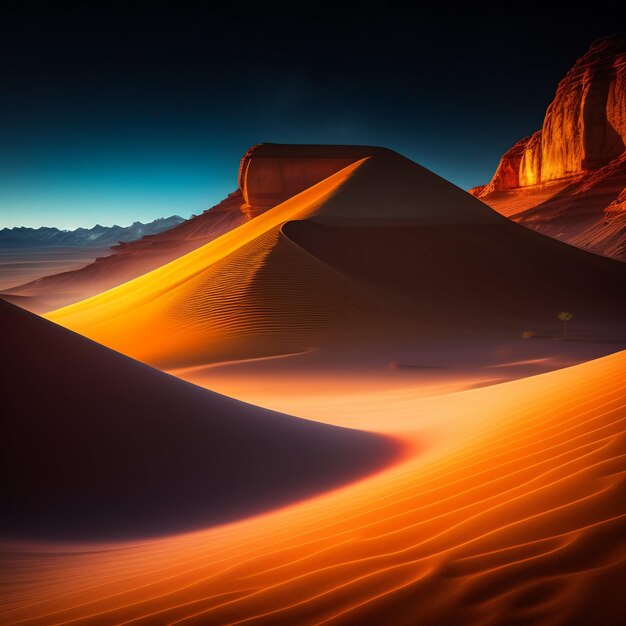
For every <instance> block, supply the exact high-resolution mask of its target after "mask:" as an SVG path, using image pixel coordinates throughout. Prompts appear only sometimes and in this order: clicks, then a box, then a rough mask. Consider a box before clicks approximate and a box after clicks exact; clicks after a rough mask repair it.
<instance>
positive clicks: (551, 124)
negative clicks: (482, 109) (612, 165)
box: [475, 36, 626, 196]
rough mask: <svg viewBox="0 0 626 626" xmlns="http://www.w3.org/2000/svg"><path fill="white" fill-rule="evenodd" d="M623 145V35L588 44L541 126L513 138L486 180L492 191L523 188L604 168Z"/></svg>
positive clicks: (625, 127) (485, 190) (625, 77)
mask: <svg viewBox="0 0 626 626" xmlns="http://www.w3.org/2000/svg"><path fill="white" fill-rule="evenodd" d="M625 144H626V37H624V36H613V37H607V38H605V39H601V40H600V41H597V42H596V43H594V44H592V46H591V48H590V49H589V51H588V52H587V53H586V54H585V55H584V56H582V57H581V58H580V59H579V60H578V61H577V62H576V63H575V64H574V67H572V69H571V70H570V71H569V72H568V73H567V74H566V76H565V78H564V79H563V80H562V81H561V82H560V83H559V86H558V88H557V91H556V96H555V97H554V100H553V101H552V103H551V104H550V106H549V107H548V110H547V112H546V116H545V119H544V122H543V127H542V129H541V130H540V131H538V132H537V133H535V134H534V135H533V136H532V137H530V138H526V139H522V140H521V141H519V142H518V143H516V144H515V145H514V146H513V147H512V148H511V149H510V150H509V151H508V152H507V153H506V154H505V155H504V156H503V157H502V160H501V162H500V165H499V166H498V169H497V170H496V173H495V174H494V177H493V179H492V180H491V182H490V183H489V184H488V185H485V186H484V187H482V188H480V189H477V190H476V192H475V193H476V195H478V196H483V195H486V194H488V193H491V192H493V191H498V190H502V189H514V188H516V187H527V186H530V185H537V184H539V183H545V182H549V181H552V180H559V179H563V178H568V177H571V176H576V175H578V174H581V173H583V172H585V171H590V170H596V169H599V168H601V167H604V166H605V165H607V164H608V163H609V162H611V161H612V160H613V159H616V158H617V157H619V156H620V155H621V154H622V152H624V148H625Z"/></svg>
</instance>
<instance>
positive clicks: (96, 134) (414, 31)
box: [0, 0, 621, 228]
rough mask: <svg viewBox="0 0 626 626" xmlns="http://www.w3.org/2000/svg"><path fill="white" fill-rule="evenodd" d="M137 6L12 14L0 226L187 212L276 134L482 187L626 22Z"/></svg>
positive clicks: (596, 11) (1, 100)
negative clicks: (359, 148)
mask: <svg viewBox="0 0 626 626" xmlns="http://www.w3.org/2000/svg"><path fill="white" fill-rule="evenodd" d="M128 4H129V5H132V6H130V7H129V6H126V4H119V5H117V4H115V3H113V2H106V3H104V2H103V3H98V2H71V3H70V2H57V3H53V2H49V3H46V4H43V3H35V2H29V1H28V0H21V1H18V2H5V3H4V5H3V9H1V11H2V13H1V14H0V23H2V26H1V27H0V29H1V30H0V37H1V42H0V52H1V55H0V68H1V71H2V96H1V97H0V227H3V226H18V225H25V226H41V225H47V226H58V227H61V228H74V227H77V226H87V227H89V226H93V225H94V224H96V223H101V224H112V223H118V224H129V223H131V222H132V221H134V220H141V221H148V220H152V219H155V218H157V217H162V216H167V215H172V214H179V215H181V216H183V217H189V216H190V215H191V214H193V213H199V212H201V211H202V210H204V209H206V208H208V207H210V206H212V205H213V204H215V203H217V202H218V201H219V200H220V199H222V198H223V197H224V196H225V195H226V194H227V193H228V192H230V191H233V190H234V189H235V188H236V186H237V182H236V180H237V168H238V164H239V159H240V158H241V156H242V154H243V152H244V151H245V149H246V148H247V147H248V146H250V145H253V144H256V143H260V142H263V141H272V142H287V143H289V142H292V143H354V144H375V145H384V146H387V147H390V148H393V149H395V150H397V151H399V152H401V153H402V154H404V155H406V156H408V157H410V158H412V159H414V160H415V161H418V162H419V163H421V164H423V165H425V166H426V167H428V168H430V169H432V170H434V171H435V172H437V173H438V174H440V175H441V176H444V177H445V178H448V179H449V180H451V181H452V182H454V183H456V184H457V185H459V186H461V187H463V188H469V187H472V186H474V185H477V184H480V183H483V182H486V181H487V180H488V179H489V178H490V176H491V174H492V173H493V170H494V169H495V167H496V165H497V163H498V160H499V158H500V156H501V154H502V153H503V152H504V151H505V150H506V149H507V148H509V147H510V146H511V145H512V144H513V143H514V142H515V141H517V140H518V139H519V138H520V137H522V136H524V135H527V134H530V133H531V132H533V131H534V130H536V129H538V128H539V127H540V126H541V122H542V119H543V114H544V112H545V108H546V106H547V105H548V103H549V102H550V100H551V99H552V96H553V95H554V91H555V89H556V85H557V83H558V81H559V80H560V79H561V78H562V76H563V75H564V73H565V72H566V71H567V69H568V68H569V67H570V66H571V65H572V63H573V62H574V61H575V60H576V58H577V57H579V56H580V55H581V54H583V53H584V52H585V50H586V49H587V48H588V46H589V44H590V43H591V42H592V41H593V40H595V39H598V38H599V37H602V36H605V35H608V34H610V33H612V32H614V31H615V30H616V28H617V26H618V24H617V19H618V16H619V15H620V11H621V3H618V2H614V3H609V2H607V3H601V2H595V3H593V5H590V8H589V12H587V13H584V14H582V13H581V14H578V13H576V12H574V11H572V10H571V9H570V8H569V6H568V5H567V3H561V4H560V7H562V9H561V10H558V11H555V12H554V13H553V12H551V11H549V10H548V9H547V8H546V7H548V5H546V3H536V4H535V3H532V2H531V3H525V4H524V5H523V7H522V6H521V5H519V4H518V3H515V6H510V7H503V6H501V5H494V7H491V8H489V9H484V10H482V9H480V8H472V7H469V8H465V9H458V8H455V7H453V6H451V5H445V6H442V7H441V9H439V10H438V11H435V10H428V11H427V10H426V9H422V10H421V13H419V14H418V15H419V17H416V16H415V10H414V9H413V8H412V7H413V6H415V5H413V3H393V2H385V3H380V5H379V7H378V8H377V9H375V10H369V11H368V10H365V9H364V8H363V7H362V6H360V5H354V6H353V7H352V8H339V7H334V8H333V9H332V10H331V9H329V10H326V9H324V8H323V6H322V5H308V6H310V8H309V9H308V13H304V14H297V13H294V10H295V8H294V7H295V6H296V5H294V4H293V3H291V4H285V5H282V4H280V3H278V4H277V3H258V4H257V5H256V10H254V11H250V10H249V9H247V8H246V7H245V5H244V4H240V3H230V4H232V5H233V7H234V8H233V9H232V10H231V12H230V13H228V12H227V13H224V12H223V11H224V10H222V11H220V12H217V11H216V9H214V8H212V7H211V6H210V4H209V3H207V2H203V3H195V2H172V3H153V2H135V3H128Z"/></svg>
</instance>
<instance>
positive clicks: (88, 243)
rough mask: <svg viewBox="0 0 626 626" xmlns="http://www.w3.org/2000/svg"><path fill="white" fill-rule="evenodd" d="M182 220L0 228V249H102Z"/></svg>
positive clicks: (171, 218)
mask: <svg viewBox="0 0 626 626" xmlns="http://www.w3.org/2000/svg"><path fill="white" fill-rule="evenodd" d="M184 221H185V220H184V219H183V218H182V217H180V216H179V215H172V216H171V217H161V218H159V219H156V220H154V221H153V222H149V223H148V224H143V223H142V222H134V223H133V224H131V225H130V226H117V225H114V226H100V224H96V225H95V226H94V227H93V228H76V229H75V230H60V229H59V228H54V227H48V226H42V227H41V228H27V227H25V226H17V227H15V228H2V229H0V247H7V248H8V247H10V248H34V247H53V246H54V247H72V248H73V247H96V248H104V247H107V246H113V245H115V244H117V243H120V242H128V241H135V240H136V239H140V238H141V237H144V236H145V235H156V234H157V233H161V232H163V231H165V230H168V229H170V228H173V227H174V226H177V225H178V224H180V223H181V222H184Z"/></svg>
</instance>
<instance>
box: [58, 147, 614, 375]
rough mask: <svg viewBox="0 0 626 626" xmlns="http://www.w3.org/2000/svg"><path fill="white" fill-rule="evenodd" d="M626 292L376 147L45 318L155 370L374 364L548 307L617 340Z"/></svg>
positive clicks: (572, 254) (495, 332)
mask: <svg viewBox="0 0 626 626" xmlns="http://www.w3.org/2000/svg"><path fill="white" fill-rule="evenodd" d="M294 151H295V153H296V154H301V153H302V151H303V147H302V146H296V147H294ZM283 152H284V151H283ZM266 166H267V164H266ZM281 167H282V166H281ZM581 276H584V277H585V278H584V280H581V278H580V277H581ZM623 288H626V268H625V267H624V266H622V265H621V264H619V263H617V262H615V261H611V260H608V259H602V258H599V257H596V256H593V255H589V254H588V253H585V252H582V251H580V250H576V249H574V248H572V247H570V246H566V245H564V244H561V243H559V242H555V241H553V240H551V239H549V238H547V237H543V236H541V235H538V234H536V233H533V232H531V231H528V230H527V229H524V228H522V227H520V226H518V225H516V224H514V223H512V222H510V221H508V220H506V219H504V218H503V217H501V216H500V215H498V214H497V213H496V212H495V211H493V210H491V209H489V208H488V207H487V206H485V205H484V204H483V203H481V202H479V201H478V200H476V199H475V198H473V197H472V196H470V195H469V194H467V193H465V192H463V191H462V190H460V189H458V188H457V187H455V186H454V185H452V184H450V183H449V182H447V181H445V180H443V179H441V178H440V177H438V176H436V175H435V174H433V173H432V172H429V171H428V170H426V169H424V168H422V167H420V166H419V165H417V164H415V163H413V162H411V161H409V160H408V159H405V158H403V157H401V156H400V155H398V154H395V153H393V152H390V151H383V152H381V153H379V154H374V155H373V156H371V157H367V158H365V159H362V160H360V161H357V162H355V163H353V164H351V165H349V166H347V167H345V168H343V169H342V170H340V171H339V172H337V173H335V174H332V175H331V176H329V177H328V178H325V179H324V180H322V181H321V182H318V183H316V184H314V185H312V186H311V187H309V188H307V189H305V190H304V191H302V192H300V193H298V194H296V195H295V196H292V197H291V198H289V199H288V200H286V201H284V202H283V203H282V204H279V205H277V206H275V207H273V208H271V209H268V210H267V211H265V212H263V213H262V214H260V215H258V216H257V217H255V218H254V219H252V220H250V221H249V222H247V223H245V224H243V225H241V226H239V227H238V228H236V229H234V230H231V231H229V232H227V233H225V234H223V235H222V236H221V237H219V238H217V239H215V240H214V241H212V242H210V243H209V244H207V245H205V246H203V247H202V248H199V249H198V250H195V251H193V252H191V253H189V254H187V255H185V256H184V257H181V258H179V259H177V260H175V261H173V262H171V263H169V264H167V265H165V266H163V267H161V268H159V269H157V270H154V271H152V272H150V273H148V274H146V275H144V276H142V277H139V278H137V279H135V280H133V281H130V282H128V283H125V284H124V285H121V286H119V287H117V288H115V289H112V290H110V291H108V292H105V293H103V294H100V295H97V296H95V297H93V298H90V299H88V300H85V301H83V302H80V303H77V304H74V305H71V306H68V307H65V308H63V309H59V310H57V311H53V312H52V313H49V314H47V316H46V317H48V319H51V320H53V321H55V322H57V323H59V324H61V325H64V326H66V327H68V328H70V329H72V330H75V331H77V332H80V333H81V334H84V335H86V336H88V337H90V338H91V339H94V340H95V341H98V342H100V343H103V344H105V345H107V346H109V347H112V348H114V349H116V350H118V351H120V352H123V353H125V354H128V355H130V356H132V357H133V358H137V359H139V360H141V361H145V362H148V363H150V364H152V365H155V366H157V367H161V368H168V369H169V368H185V367H192V366H197V365H201V364H205V363H215V362H220V361H233V360H239V359H251V358H259V357H268V356H275V355H279V354H286V353H297V352H302V351H310V350H314V351H316V352H318V353H319V354H321V355H322V357H323V355H331V354H333V353H336V352H337V351H338V350H340V349H343V348H346V349H348V348H354V347H360V348H362V350H363V351H364V353H363V354H362V358H363V359H365V360H367V359H371V358H376V359H378V360H379V362H380V363H381V364H384V365H383V366H384V367H386V365H387V364H388V363H389V362H390V361H391V360H392V357H391V356H390V354H389V351H388V347H389V346H390V345H391V344H392V343H393V342H394V341H395V342H396V343H397V342H403V341H406V338H407V337H413V338H419V337H437V336H440V337H444V338H448V339H449V338H451V337H461V338H465V339H471V338H472V337H481V338H484V337H485V334H487V335H488V336H491V337H494V338H500V339H511V338H514V337H515V338H519V337H521V336H522V333H523V332H524V331H526V330H527V329H529V328H530V329H532V330H533V332H535V333H537V334H540V335H548V336H549V333H550V332H553V331H551V330H550V329H551V328H553V327H554V328H556V323H555V322H554V320H556V313H558V312H559V311H561V310H570V311H574V312H575V314H576V322H575V325H573V327H574V328H577V333H578V334H579V336H582V337H584V338H586V339H587V340H589V339H591V340H601V341H616V340H623V339H624V338H626V329H625V328H624V320H623V315H622V312H623V309H622V304H623V303H622V301H621V297H620V295H619V294H620V290H621V289H623ZM459 307H461V308H462V311H463V312H462V315H459V314H458V311H459ZM557 322H558V320H557ZM559 328H560V327H559ZM374 338H375V341H373V339H374ZM374 344H376V345H374ZM322 357H320V358H322ZM329 358H330V357H329ZM529 358H530V357H529ZM385 359H386V360H385Z"/></svg>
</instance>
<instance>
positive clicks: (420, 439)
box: [2, 353, 626, 626]
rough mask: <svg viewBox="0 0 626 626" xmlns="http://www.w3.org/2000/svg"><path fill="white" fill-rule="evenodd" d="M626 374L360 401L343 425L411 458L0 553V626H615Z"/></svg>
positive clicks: (604, 363) (612, 364) (578, 373)
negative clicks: (267, 500)
mask: <svg viewBox="0 0 626 626" xmlns="http://www.w3.org/2000/svg"><path fill="white" fill-rule="evenodd" d="M625 366H626V353H620V354H616V355H613V356H609V357H606V358H603V359H600V360H597V361H593V362H589V363H585V364H582V365H579V366H575V367H572V368H568V369H563V370H560V371H557V372H551V373H548V374H543V375H540V376H537V377H531V378H526V379H524V380H519V381H514V382H510V383H505V384H502V385H497V386H492V387H489V388H484V389H477V390H472V391H466V392H462V393H457V394H451V395H448V396H443V397H438V398H428V399H421V400H419V399H413V400H412V399H411V398H410V397H407V396H406V394H404V395H403V396H401V397H396V398H395V399H394V397H393V395H389V394H382V395H381V396H380V398H379V401H378V402H373V401H372V397H371V396H367V397H364V398H363V400H362V401H361V402H360V401H359V398H358V396H356V395H355V396H354V397H353V403H352V407H351V408H352V413H353V414H356V415H359V414H364V415H366V416H367V415H371V414H374V413H377V414H378V418H379V419H378V420H377V423H378V424H379V425H380V427H381V429H383V428H386V429H387V431H388V432H390V433H393V435H394V436H396V437H401V438H402V439H404V440H405V442H406V443H407V444H408V445H410V446H412V450H413V452H412V453H411V454H409V455H407V457H406V458H405V459H404V460H402V461H400V462H398V463H397V464H396V465H395V466H394V467H392V468H390V469H387V470H384V471H382V472H380V473H378V474H376V475H374V476H371V477H370V478H368V479H366V480H364V481H362V482H360V483H356V484H353V485H351V486H348V487H345V488H343V489H341V490H339V491H335V492H333V493H330V494H326V495H324V496H321V497H318V498H315V499H313V500H310V501H308V502H303V503H299V504H296V505H292V506H290V507H288V508H286V509H284V510H280V511H276V512H273V513H269V514H266V515H263V516H260V517H256V518H252V519H250V520H247V521H243V522H239V523H234V524H229V525H226V526H223V527H221V528H217V529H213V530H209V531H206V532H200V533H195V534H188V535H181V536H178V537H172V538H168V539H165V540H160V541H152V542H148V543H143V544H136V545H123V544H120V545H115V546H97V545H90V546H86V547H79V546H75V547H69V546H62V545H59V546H41V545H40V546H37V545H32V544H19V545H15V544H6V545H5V546H4V552H3V566H4V567H3V569H4V571H5V572H9V573H10V578H9V580H8V581H7V583H6V584H5V585H4V588H3V594H4V596H3V605H2V608H3V621H4V622H5V623H7V624H50V623H55V624H66V623H94V624H104V623H133V624H140V623H141V624H144V623H145V624H151V623H168V624H178V623H185V624H240V623H246V624H248V623H250V624H321V623H332V624H383V623H384V624H394V625H395V624H407V625H412V624H465V625H468V626H469V625H474V624H476V625H485V624H494V625H505V624H506V625H509V624H511V625H513V624H516V625H519V624H533V625H553V624H568V625H575V624H578V625H581V626H582V625H585V626H588V625H590V624H602V625H603V626H604V625H606V626H609V625H617V624H621V623H623V617H624V615H625V613H626V605H625V599H624V593H623V581H624V577H625V576H626V548H625V545H624V541H623V540H624V533H625V531H626V492H625V490H624V480H625V477H626V430H625V425H626V404H625V393H626V383H625V381H624V377H623V372H624V367H625ZM341 410H342V411H343V410H344V409H341ZM325 417H326V418H327V419H329V420H332V419H338V418H339V417H340V416H338V415H337V410H336V409H334V408H333V407H331V406H329V407H328V408H327V415H326V416H325ZM369 419H370V418H369V417H368V418H367V420H366V421H369ZM384 424H386V425H387V426H386V427H385V426H383V425H384Z"/></svg>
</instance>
